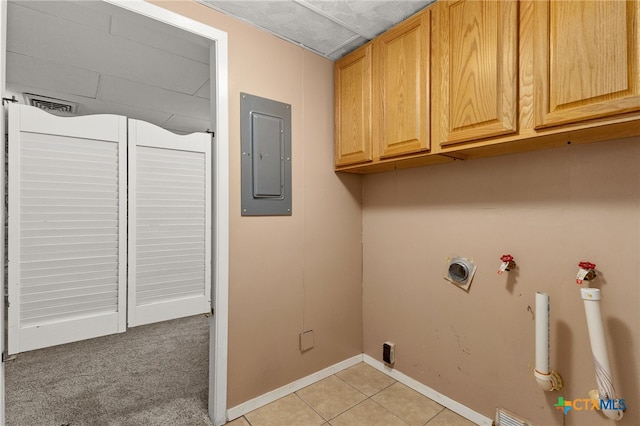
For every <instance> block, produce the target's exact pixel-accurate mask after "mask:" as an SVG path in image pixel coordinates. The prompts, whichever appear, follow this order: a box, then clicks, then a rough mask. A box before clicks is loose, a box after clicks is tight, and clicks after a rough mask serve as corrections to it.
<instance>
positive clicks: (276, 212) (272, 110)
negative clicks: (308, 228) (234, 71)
mask: <svg viewBox="0 0 640 426" xmlns="http://www.w3.org/2000/svg"><path fill="white" fill-rule="evenodd" d="M240 139H241V143H240V145H241V148H242V164H241V167H242V172H241V175H242V176H241V179H242V215H243V216H287V215H288V216H290V215H291V105H289V104H284V103H282V102H277V101H273V100H270V99H266V98H261V97H258V96H254V95H250V94H248V93H240Z"/></svg>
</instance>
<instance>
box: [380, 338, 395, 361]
mask: <svg viewBox="0 0 640 426" xmlns="http://www.w3.org/2000/svg"><path fill="white" fill-rule="evenodd" d="M382 360H383V361H384V363H385V364H387V365H388V366H392V365H393V364H394V363H395V362H396V345H394V344H393V343H391V342H388V341H387V342H384V343H383V344H382Z"/></svg>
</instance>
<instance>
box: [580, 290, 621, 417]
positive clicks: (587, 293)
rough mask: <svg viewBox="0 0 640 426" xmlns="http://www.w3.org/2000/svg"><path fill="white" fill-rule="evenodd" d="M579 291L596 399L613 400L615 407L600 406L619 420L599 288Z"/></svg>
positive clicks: (619, 411)
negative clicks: (594, 374)
mask: <svg viewBox="0 0 640 426" xmlns="http://www.w3.org/2000/svg"><path fill="white" fill-rule="evenodd" d="M580 293H581V294H582V299H583V300H584V311H585V313H586V315H587V328H588V329H589V340H590V341H591V352H592V353H593V363H594V364H595V367H596V382H597V383H598V395H597V398H596V399H598V400H605V401H609V400H613V401H614V404H615V408H616V409H607V408H602V412H603V413H604V414H605V415H606V416H607V417H609V418H610V419H613V420H620V419H621V418H622V415H623V412H622V410H621V409H619V408H620V407H619V401H618V400H617V399H616V391H615V389H614V388H613V382H612V380H611V366H610V365H609V354H608V353H607V341H606V339H605V335H604V325H603V323H602V314H601V312H600V290H599V289H597V288H581V289H580Z"/></svg>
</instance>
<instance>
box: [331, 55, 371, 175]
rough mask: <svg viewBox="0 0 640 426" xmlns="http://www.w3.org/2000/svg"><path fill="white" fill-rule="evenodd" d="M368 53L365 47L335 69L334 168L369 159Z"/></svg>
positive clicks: (337, 63) (340, 62)
mask: <svg viewBox="0 0 640 426" xmlns="http://www.w3.org/2000/svg"><path fill="white" fill-rule="evenodd" d="M371 51H372V45H371V43H369V44H366V45H364V46H362V47H360V48H359V49H357V50H355V51H353V52H352V53H350V54H349V55H347V56H345V57H344V58H341V59H340V60H339V61H336V63H335V66H334V76H335V81H334V85H335V164H336V166H346V165H353V164H360V163H366V162H369V161H371V160H372V149H371V147H372V139H371V138H372V124H373V121H372V119H373V118H372V114H373V112H372V109H371V108H372V96H373V95H372V80H371V71H372V53H371Z"/></svg>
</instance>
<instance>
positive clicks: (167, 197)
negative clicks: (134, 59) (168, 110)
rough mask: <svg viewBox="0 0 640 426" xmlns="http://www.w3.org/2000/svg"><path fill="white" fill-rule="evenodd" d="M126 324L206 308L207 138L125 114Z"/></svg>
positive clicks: (208, 247) (208, 277)
mask: <svg viewBox="0 0 640 426" xmlns="http://www.w3.org/2000/svg"><path fill="white" fill-rule="evenodd" d="M129 170H130V174H129V274H128V285H129V290H128V297H129V300H128V304H129V310H128V312H129V314H128V324H129V326H131V327H132V326H137V325H142V324H148V323H153V322H158V321H164V320H169V319H174V318H180V317H185V316H189V315H196V314H200V313H206V312H210V311H211V195H212V193H211V188H212V185H211V137H210V136H209V135H208V134H206V133H193V134H190V135H176V134H174V133H172V132H169V131H167V130H164V129H162V128H160V127H157V126H155V125H153V124H150V123H146V122H143V121H139V120H133V119H129Z"/></svg>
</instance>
